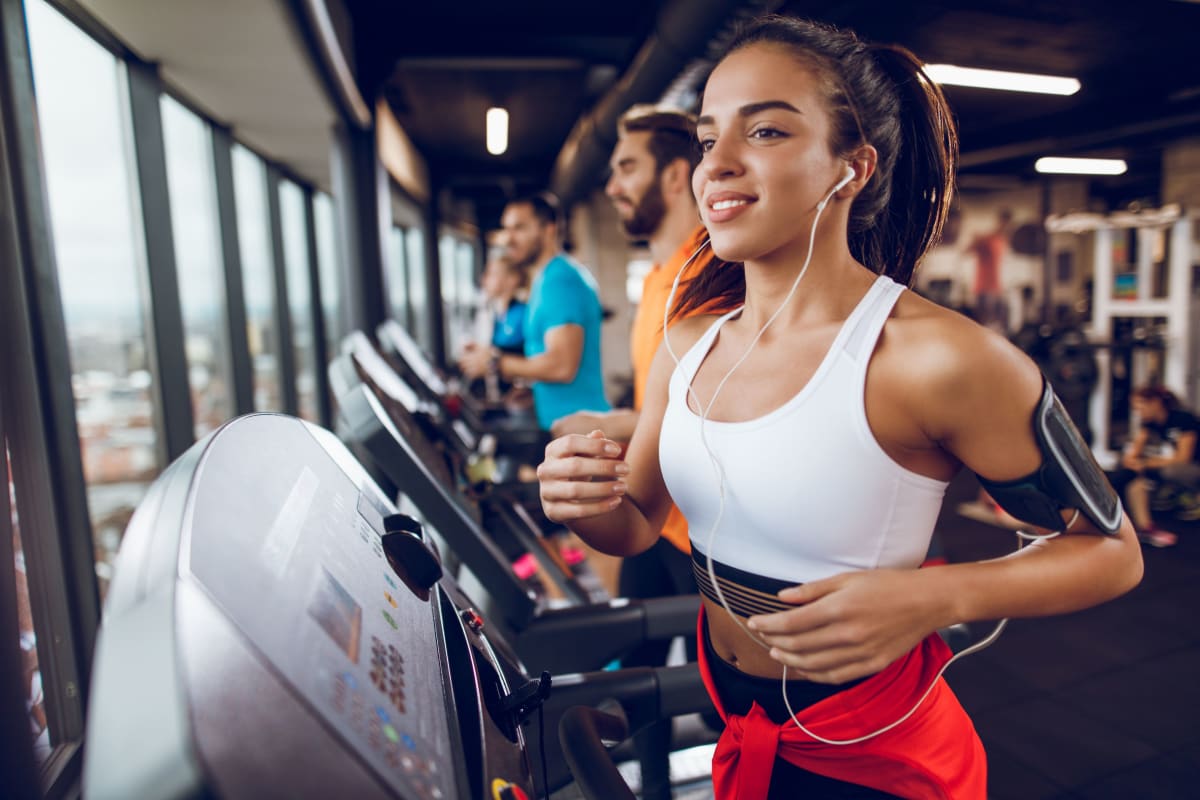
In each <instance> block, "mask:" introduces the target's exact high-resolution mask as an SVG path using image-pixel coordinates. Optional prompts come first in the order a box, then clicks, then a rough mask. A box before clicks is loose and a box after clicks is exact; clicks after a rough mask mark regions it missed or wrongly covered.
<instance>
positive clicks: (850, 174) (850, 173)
mask: <svg viewBox="0 0 1200 800" xmlns="http://www.w3.org/2000/svg"><path fill="white" fill-rule="evenodd" d="M857 177H858V173H856V172H855V171H854V167H852V166H850V165H849V164H847V165H846V172H845V174H844V175H842V179H841V180H840V181H838V182H837V183H836V184H834V187H833V188H832V189H830V190H829V194H827V195H825V199H824V200H822V201H821V202H819V203H817V210H818V211H824V210H825V205H826V204H827V203H828V202H829V201H830V200H832V199H833V196H834V195H835V194H837V193H838V192H839V191H841V190H842V187H844V186H845V185H846V184H848V183H849V182H850V181H852V180H854V179H855V178H857Z"/></svg>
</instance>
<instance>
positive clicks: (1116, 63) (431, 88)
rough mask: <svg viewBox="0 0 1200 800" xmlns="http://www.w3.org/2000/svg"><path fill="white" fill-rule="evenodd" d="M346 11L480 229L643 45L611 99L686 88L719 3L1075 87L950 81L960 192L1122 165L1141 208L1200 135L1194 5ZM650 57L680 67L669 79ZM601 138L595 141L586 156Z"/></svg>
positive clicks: (439, 179)
mask: <svg viewBox="0 0 1200 800" xmlns="http://www.w3.org/2000/svg"><path fill="white" fill-rule="evenodd" d="M347 7H348V10H349V14H350V18H351V24H352V28H353V39H354V50H355V57H356V67H357V74H358V77H359V82H360V84H361V88H362V90H363V93H364V95H365V96H367V97H375V96H377V95H379V94H382V95H383V96H384V97H386V98H387V100H388V101H389V103H390V105H391V107H392V108H393V110H394V111H395V113H396V116H397V117H398V119H399V120H400V122H401V124H402V125H403V126H404V128H405V130H406V131H407V132H408V133H409V135H410V136H411V137H412V139H413V141H414V142H415V143H416V145H417V147H418V148H419V149H420V150H421V151H422V153H423V154H424V155H425V157H426V159H427V160H428V163H429V166H430V173H431V176H432V179H433V181H434V184H435V188H438V189H442V188H449V189H451V190H452V191H453V192H455V193H456V194H458V195H460V196H465V197H469V198H471V199H473V200H475V201H476V203H477V204H478V205H479V207H480V215H481V217H485V218H486V217H487V216H489V215H492V214H496V213H498V209H497V206H498V205H499V204H500V203H502V202H503V198H504V197H505V196H506V195H507V194H510V193H511V192H513V191H522V190H526V189H531V188H542V187H544V186H546V185H549V181H550V180H551V175H552V171H553V169H554V164H555V161H556V159H557V158H558V157H559V154H560V152H561V151H562V150H563V148H564V143H566V142H567V141H568V138H569V136H570V134H571V131H572V130H573V128H575V127H576V125H577V122H578V120H579V119H580V118H581V117H582V116H584V115H586V114H588V113H589V112H592V111H593V109H595V107H596V106H597V104H598V103H601V101H602V100H603V99H604V98H605V96H606V94H609V93H611V92H613V91H614V90H617V91H619V90H621V89H622V82H620V81H619V79H622V76H626V77H625V78H624V79H623V81H624V82H627V81H628V80H629V74H630V73H636V72H638V70H639V69H641V67H642V66H644V62H646V60H647V58H648V53H647V50H648V49H649V48H644V47H643V45H644V44H645V42H646V40H647V37H651V38H652V39H653V40H654V41H655V43H656V49H655V50H654V52H653V54H654V55H655V56H656V57H657V59H658V60H657V62H656V66H657V67H658V70H657V71H656V74H654V75H653V77H652V78H645V79H643V80H642V81H641V83H640V84H638V85H637V86H635V87H633V88H632V89H630V87H629V86H625V87H624V88H625V89H630V91H632V92H633V93H634V94H636V95H639V96H638V97H637V99H640V100H656V99H658V97H659V96H661V94H662V92H663V90H665V89H666V88H667V84H668V83H671V82H672V81H673V80H674V79H675V78H677V77H678V75H679V73H680V72H682V71H683V70H684V68H685V67H688V66H689V65H690V66H691V68H692V74H693V75H694V76H695V77H692V78H691V79H690V80H679V81H676V87H677V88H678V87H679V86H682V87H683V88H684V89H685V90H687V89H693V90H694V89H696V88H698V85H697V84H698V80H699V79H702V78H703V75H704V74H705V62H704V61H703V59H704V57H705V56H706V55H707V53H706V49H708V48H709V47H711V46H712V40H713V37H719V36H721V35H722V34H724V33H727V32H728V29H729V28H730V27H731V26H730V25H729V24H724V23H723V24H722V26H713V29H712V30H711V31H709V32H708V33H707V34H706V35H705V36H704V37H703V38H702V39H698V38H697V37H698V36H699V34H698V32H697V31H696V30H693V31H689V32H683V31H682V30H679V29H681V28H682V27H685V26H684V25H681V24H680V21H681V20H684V21H687V22H689V23H690V22H691V21H692V19H693V18H698V17H703V15H704V12H705V10H711V9H719V12H714V13H719V14H720V16H721V19H722V20H726V19H727V18H731V17H732V16H733V14H731V13H729V10H730V9H733V10H735V11H737V12H739V13H741V14H743V15H744V14H748V13H756V12H758V11H760V10H761V9H762V8H764V7H767V8H778V9H779V10H781V11H785V12H793V13H797V14H800V15H803V16H808V17H811V18H814V19H819V20H823V21H827V22H831V23H834V24H839V25H844V26H847V27H850V28H853V29H854V30H856V31H857V32H858V33H859V34H860V35H861V36H863V37H865V38H868V39H871V40H875V41H889V42H898V43H900V44H904V45H906V46H908V47H909V48H911V49H912V50H913V51H914V52H916V53H917V55H918V56H920V57H921V58H922V59H924V60H925V61H926V62H928V63H937V62H943V63H953V64H959V65H963V66H977V67H990V68H994V69H1008V70H1014V71H1025V72H1042V73H1047V74H1055V75H1069V76H1074V77H1077V78H1079V80H1080V81H1081V82H1082V84H1083V89H1082V90H1081V91H1080V92H1079V93H1077V94H1076V95H1074V96H1071V97H1051V96H1041V95H1030V94H1016V93H1010V92H996V91H988V90H981V89H963V88H958V87H946V92H947V95H948V97H949V99H950V102H951V105H952V106H953V108H954V111H955V113H956V115H957V117H958V122H959V126H960V132H961V139H962V154H963V155H962V162H961V172H960V174H961V176H962V179H961V182H962V184H963V185H964V187H970V186H972V185H977V186H983V185H988V184H989V183H990V184H1000V183H1003V182H1004V181H1010V182H1011V181H1016V180H1023V179H1030V178H1032V177H1033V175H1034V173H1033V161H1034V159H1035V157H1036V156H1040V155H1107V156H1117V157H1125V158H1127V159H1128V160H1129V162H1130V171H1129V173H1127V175H1126V176H1122V177H1121V178H1114V179H1105V181H1106V185H1107V187H1108V190H1109V192H1110V193H1111V195H1112V196H1113V197H1115V198H1125V197H1128V198H1129V199H1133V198H1138V197H1147V198H1149V199H1152V200H1153V199H1154V198H1153V197H1152V196H1153V194H1154V193H1155V192H1156V190H1157V185H1158V181H1159V177H1160V173H1161V163H1160V162H1161V149H1162V147H1163V145H1164V144H1165V143H1166V142H1169V141H1171V140H1174V139H1177V138H1179V137H1181V136H1194V135H1200V60H1198V59H1197V50H1198V49H1200V3H1198V2H1195V0H1142V1H1141V2H1137V3H1131V2H1124V3H1120V4H1117V3H1111V2H1102V1H1101V0H1060V1H1059V2H1045V0H1041V1H1035V0H924V1H923V2H911V3H905V2H899V0H837V1H831V0H825V1H819V0H807V1H797V2H781V0H757V2H755V0H748V2H744V3H738V2H735V1H734V0H575V1H574V2H572V1H571V0H566V1H565V2H564V0H556V2H548V1H547V0H501V1H500V2H496V0H492V1H491V2H480V1H478V0H458V2H455V3H446V2H438V0H421V2H419V3H418V2H415V1H414V0H348V2H347ZM672 14H674V16H672ZM681 14H683V16H681ZM685 51H686V52H685ZM697 59H699V61H697ZM664 64H667V65H676V66H677V68H676V69H674V70H673V71H672V72H671V73H670V74H669V75H668V74H667V73H666V72H664V69H669V66H668V67H664V66H663V65H664ZM643 77H644V74H643ZM641 95H648V96H641ZM629 96H630V95H629V94H628V93H626V94H625V95H622V98H623V99H625V98H628V97H629ZM683 96H685V97H688V96H691V95H689V94H688V93H687V92H686V91H685V92H684V95H683ZM611 99H612V98H610V101H611ZM490 105H503V106H505V107H507V108H508V109H509V112H510V121H511V128H510V134H509V150H508V152H507V153H505V154H504V155H502V156H491V155H489V154H488V153H487V152H486V150H485V147H484V111H485V110H486V108H487V107H488V106H490ZM617 110H620V109H617ZM608 121H609V122H611V119H609V120H608ZM601 122H602V124H600V125H599V127H600V128H606V127H609V126H608V125H605V124H603V120H602V121H601ZM612 135H613V134H612V131H611V130H598V131H597V139H596V141H597V142H598V143H599V145H598V151H599V150H602V149H606V148H607V147H609V146H611V141H612ZM570 152H571V153H572V154H574V152H575V151H574V150H571V151H570ZM564 160H567V159H564ZM586 173H587V175H586V177H585V178H583V179H582V180H584V182H585V183H590V184H591V185H599V183H600V181H602V180H603V162H602V160H601V161H600V162H599V163H596V158H594V157H593V158H592V159H591V160H590V161H588V162H587V170H586ZM1101 188H1104V187H1101ZM483 221H485V222H488V221H489V220H486V219H485V220H483Z"/></svg>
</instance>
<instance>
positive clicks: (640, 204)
mask: <svg viewBox="0 0 1200 800" xmlns="http://www.w3.org/2000/svg"><path fill="white" fill-rule="evenodd" d="M666 213H667V204H666V203H665V202H664V201H663V193H662V184H661V183H659V182H658V180H657V179H656V180H655V181H654V183H652V184H650V186H649V188H647V189H646V191H645V192H644V193H643V194H642V196H641V198H639V199H638V201H637V204H636V205H634V207H633V214H632V215H631V216H630V217H629V219H623V220H621V227H622V228H624V229H625V233H626V234H628V235H629V236H630V237H632V238H634V239H644V238H646V237H648V236H653V235H654V232H655V231H657V230H658V226H659V225H661V224H662V219H663V216H664V215H665V214H666Z"/></svg>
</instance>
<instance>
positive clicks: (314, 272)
mask: <svg viewBox="0 0 1200 800" xmlns="http://www.w3.org/2000/svg"><path fill="white" fill-rule="evenodd" d="M313 199H314V195H313V191H312V190H311V189H306V190H305V191H304V231H305V237H304V242H305V251H306V252H307V255H308V286H309V297H310V298H311V304H312V319H313V331H312V335H313V360H314V361H315V362H316V364H315V365H314V369H315V372H316V374H315V375H314V376H313V378H314V379H315V380H316V391H317V420H318V421H319V422H320V423H321V425H323V426H324V427H326V428H332V427H333V404H332V402H331V398H330V395H329V373H328V372H327V368H328V365H329V361H330V359H331V358H332V356H331V354H330V353H329V348H328V347H327V346H326V343H325V342H326V338H325V304H324V303H323V302H322V298H321V268H320V265H319V264H318V259H317V213H316V209H315V208H314V207H313Z"/></svg>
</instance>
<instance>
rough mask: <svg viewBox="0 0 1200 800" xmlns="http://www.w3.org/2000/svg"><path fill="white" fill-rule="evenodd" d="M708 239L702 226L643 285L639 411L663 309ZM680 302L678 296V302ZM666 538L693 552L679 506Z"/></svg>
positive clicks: (637, 343)
mask: <svg viewBox="0 0 1200 800" xmlns="http://www.w3.org/2000/svg"><path fill="white" fill-rule="evenodd" d="M707 237H708V232H707V231H706V230H705V229H704V226H703V225H701V226H698V227H697V228H696V230H694V231H693V232H692V235H691V236H689V237H688V238H687V241H686V242H684V243H683V244H682V245H680V246H679V249H678V250H676V251H675V252H674V253H673V254H672V255H671V257H670V258H669V259H667V260H666V262H665V263H662V264H656V265H655V266H654V269H652V270H650V273H649V274H648V275H647V276H646V280H645V282H644V283H643V284H642V301H641V302H640V303H638V307H637V313H636V314H634V317H633V328H632V329H631V330H630V333H629V344H630V349H631V351H632V353H631V355H632V358H633V407H634V409H635V410H637V411H641V410H642V400H643V399H644V398H645V393H646V381H647V380H649V378H650V364H651V363H652V362H653V361H654V354H655V353H657V352H658V346H659V345H660V344H661V343H662V327H663V306H665V305H666V303H667V297H668V296H670V294H671V284H672V283H673V282H674V281H675V273H677V272H679V268H680V267H681V266H682V265H683V263H684V262H685V261H687V260H688V257H689V256H691V255H692V253H694V252H696V248H698V247H699V246H700V243H701V242H703V241H704V240H705V239H706V238H707ZM711 259H712V254H711V253H710V252H707V251H706V252H704V253H702V254H701V255H700V256H699V257H697V258H696V259H695V260H694V261H693V262H692V263H691V264H689V265H688V268H687V270H686V271H685V272H684V273H683V276H682V277H681V278H680V279H679V282H680V285H681V286H682V285H685V284H686V283H687V281H688V279H690V278H692V277H694V276H695V275H696V273H697V272H699V271H700V270H701V269H702V268H703V267H704V265H705V264H707V263H708V262H709V261H710V260H711ZM678 298H679V294H678V292H677V293H676V299H678ZM697 313H711V312H710V310H709V309H701V310H699V311H693V312H691V313H689V314H688V316H691V315H692V314H697ZM662 535H663V537H665V538H666V540H667V541H668V542H670V543H671V544H673V545H675V546H676V547H678V548H679V549H680V550H682V551H683V552H685V553H690V552H692V546H691V543H690V542H688V527H687V520H686V519H684V518H683V514H680V513H679V509H678V508H676V507H675V506H671V511H670V513H669V514H668V516H667V522H666V524H665V525H664V526H663V529H662Z"/></svg>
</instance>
